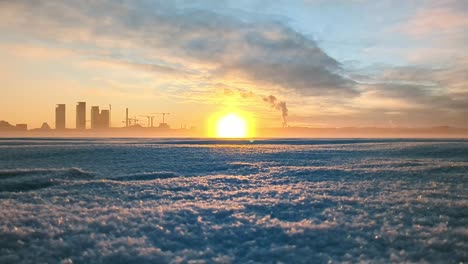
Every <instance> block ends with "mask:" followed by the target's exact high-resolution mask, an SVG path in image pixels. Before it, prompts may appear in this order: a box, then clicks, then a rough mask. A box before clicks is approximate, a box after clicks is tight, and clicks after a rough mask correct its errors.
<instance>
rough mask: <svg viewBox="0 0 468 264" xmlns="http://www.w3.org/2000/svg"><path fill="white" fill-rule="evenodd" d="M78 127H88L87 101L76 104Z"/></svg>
mask: <svg viewBox="0 0 468 264" xmlns="http://www.w3.org/2000/svg"><path fill="white" fill-rule="evenodd" d="M76 129H86V102H78V104H77V105H76Z"/></svg>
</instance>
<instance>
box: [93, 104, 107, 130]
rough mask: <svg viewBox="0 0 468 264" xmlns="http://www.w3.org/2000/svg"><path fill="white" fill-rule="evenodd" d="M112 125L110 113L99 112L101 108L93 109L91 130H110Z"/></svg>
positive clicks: (94, 107) (105, 111) (95, 107)
mask: <svg viewBox="0 0 468 264" xmlns="http://www.w3.org/2000/svg"><path fill="white" fill-rule="evenodd" d="M109 123H110V111H109V110H101V111H100V112H99V106H92V107H91V128H92V129H103V128H109V125H110V124H109Z"/></svg>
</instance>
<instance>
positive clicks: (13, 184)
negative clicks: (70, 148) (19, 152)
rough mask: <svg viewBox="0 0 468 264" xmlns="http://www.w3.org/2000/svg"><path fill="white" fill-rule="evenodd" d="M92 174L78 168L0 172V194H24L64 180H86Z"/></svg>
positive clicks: (20, 169) (7, 170)
mask: <svg viewBox="0 0 468 264" xmlns="http://www.w3.org/2000/svg"><path fill="white" fill-rule="evenodd" d="M92 178H94V174H93V173H90V172H87V171H85V170H83V169H80V168H75V167H72V168H28V169H26V168H24V169H23V168H19V169H5V170H0V192H24V191H31V190H37V189H42V188H47V187H51V186H54V185H57V184H60V183H61V182H63V181H64V180H86V179H92Z"/></svg>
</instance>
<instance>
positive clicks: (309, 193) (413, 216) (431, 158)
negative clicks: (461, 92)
mask: <svg viewBox="0 0 468 264" xmlns="http://www.w3.org/2000/svg"><path fill="white" fill-rule="evenodd" d="M327 262H332V263H337V262H352V263H355V262H371V263H388V262H423V263H424V262H431V263H461V262H464V263H466V262H468V141H466V140H415V139H405V140H401V139H392V140H388V139H387V140H366V139H362V140H348V139H343V140H308V139H294V140H292V139H290V140H280V139H277V140H255V141H248V140H238V141H220V140H218V141H217V140H201V139H200V140H196V139H164V140H163V139H0V263H327Z"/></svg>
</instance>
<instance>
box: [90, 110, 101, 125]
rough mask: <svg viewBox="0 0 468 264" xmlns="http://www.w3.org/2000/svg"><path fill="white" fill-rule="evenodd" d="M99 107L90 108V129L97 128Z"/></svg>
mask: <svg viewBox="0 0 468 264" xmlns="http://www.w3.org/2000/svg"><path fill="white" fill-rule="evenodd" d="M99 123H100V122H99V106H91V129H96V128H99Z"/></svg>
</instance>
